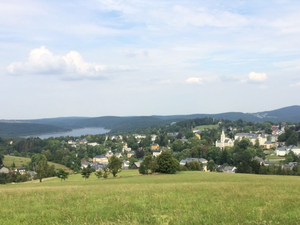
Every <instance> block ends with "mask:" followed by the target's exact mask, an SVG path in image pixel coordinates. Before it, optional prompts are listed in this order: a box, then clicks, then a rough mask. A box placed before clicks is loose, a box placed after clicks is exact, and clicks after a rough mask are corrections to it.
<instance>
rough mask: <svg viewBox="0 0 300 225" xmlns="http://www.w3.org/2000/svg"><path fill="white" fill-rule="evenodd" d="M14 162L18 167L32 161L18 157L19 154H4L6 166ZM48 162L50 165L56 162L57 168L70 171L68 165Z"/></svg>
mask: <svg viewBox="0 0 300 225" xmlns="http://www.w3.org/2000/svg"><path fill="white" fill-rule="evenodd" d="M13 162H15V165H16V167H22V165H23V164H27V163H29V162H30V158H24V157H17V156H9V155H5V156H4V160H3V164H4V165H5V166H8V167H10V166H11V165H12V163H13ZM48 164H49V165H50V166H51V165H52V164H54V166H55V168H56V169H60V168H62V169H64V170H67V171H70V169H69V168H68V167H65V166H64V165H61V164H57V163H52V162H49V163H48Z"/></svg>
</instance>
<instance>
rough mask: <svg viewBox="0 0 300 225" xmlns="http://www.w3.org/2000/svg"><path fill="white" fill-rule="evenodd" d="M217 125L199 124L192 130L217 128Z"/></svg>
mask: <svg viewBox="0 0 300 225" xmlns="http://www.w3.org/2000/svg"><path fill="white" fill-rule="evenodd" d="M218 128H219V125H218V124H215V125H201V126H197V127H195V128H194V130H204V129H218Z"/></svg>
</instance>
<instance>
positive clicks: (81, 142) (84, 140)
mask: <svg viewBox="0 0 300 225" xmlns="http://www.w3.org/2000/svg"><path fill="white" fill-rule="evenodd" d="M87 143H88V141H87V140H86V139H85V138H84V139H82V140H80V141H79V144H80V145H85V144H87Z"/></svg>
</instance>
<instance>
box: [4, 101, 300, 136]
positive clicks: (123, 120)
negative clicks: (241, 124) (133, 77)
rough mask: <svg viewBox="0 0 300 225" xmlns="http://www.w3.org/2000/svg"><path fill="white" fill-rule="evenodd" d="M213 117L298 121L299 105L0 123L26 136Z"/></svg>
mask: <svg viewBox="0 0 300 225" xmlns="http://www.w3.org/2000/svg"><path fill="white" fill-rule="evenodd" d="M205 117H212V118H214V119H227V120H231V121H236V120H239V119H242V120H245V121H252V122H265V121H270V122H275V123H278V122H293V123H297V122H300V106H297V105H295V106H289V107H284V108H281V109H276V110H272V111H264V112H257V113H242V112H227V113H218V114H192V115H169V116H160V115H154V116H131V117H130V116H128V117H118V116H102V117H91V118H89V117H60V118H49V119H37V120H26V121H22V120H21V121H18V123H16V121H13V123H1V122H0V136H1V137H8V136H14V137H16V136H25V135H31V134H41V133H53V132H61V131H67V130H70V129H75V128H83V127H104V128H107V129H111V130H112V131H128V130H134V129H138V128H145V127H149V126H157V125H166V124H169V123H171V122H180V121H184V120H189V119H196V118H205Z"/></svg>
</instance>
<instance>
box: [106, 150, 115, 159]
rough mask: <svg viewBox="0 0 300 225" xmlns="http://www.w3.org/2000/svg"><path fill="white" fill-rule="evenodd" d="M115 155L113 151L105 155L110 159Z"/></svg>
mask: <svg viewBox="0 0 300 225" xmlns="http://www.w3.org/2000/svg"><path fill="white" fill-rule="evenodd" d="M113 155H114V153H113V152H112V151H111V150H109V151H108V152H106V154H105V156H106V158H110V157H112V156H113Z"/></svg>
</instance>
